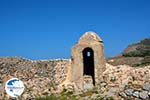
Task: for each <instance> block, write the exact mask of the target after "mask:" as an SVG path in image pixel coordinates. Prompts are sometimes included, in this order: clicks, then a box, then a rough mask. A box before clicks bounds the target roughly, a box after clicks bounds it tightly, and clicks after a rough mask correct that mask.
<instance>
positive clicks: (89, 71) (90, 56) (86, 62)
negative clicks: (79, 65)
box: [82, 47, 95, 86]
mask: <svg viewBox="0 0 150 100" xmlns="http://www.w3.org/2000/svg"><path fill="white" fill-rule="evenodd" d="M82 54H83V75H90V76H91V77H92V80H93V85H94V86H95V78H94V74H95V73H94V52H93V50H92V49H91V48H89V47H87V48H85V49H84V50H83V51H82Z"/></svg>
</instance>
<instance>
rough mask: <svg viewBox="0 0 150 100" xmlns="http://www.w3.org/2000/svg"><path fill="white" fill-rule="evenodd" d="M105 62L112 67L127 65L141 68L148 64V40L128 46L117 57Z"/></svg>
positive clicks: (149, 60)
mask: <svg viewBox="0 0 150 100" xmlns="http://www.w3.org/2000/svg"><path fill="white" fill-rule="evenodd" d="M107 62H108V63H110V64H112V65H122V64H127V65H130V66H143V65H149V64H150V38H146V39H143V40H141V41H139V42H137V43H133V44H130V45H129V46H128V47H127V48H126V49H125V50H124V51H123V52H122V53H121V54H120V55H119V56H116V57H110V58H108V59H107Z"/></svg>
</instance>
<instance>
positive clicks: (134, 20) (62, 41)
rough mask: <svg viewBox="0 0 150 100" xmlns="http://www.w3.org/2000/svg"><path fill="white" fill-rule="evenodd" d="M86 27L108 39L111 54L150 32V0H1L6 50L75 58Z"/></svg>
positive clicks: (0, 30)
mask: <svg viewBox="0 0 150 100" xmlns="http://www.w3.org/2000/svg"><path fill="white" fill-rule="evenodd" d="M86 31H94V32H96V33H98V35H99V36H100V37H101V38H102V39H103V41H104V47H105V56H106V57H110V56H115V55H118V54H119V53H120V52H121V51H123V50H124V49H125V48H126V47H127V45H128V44H130V43H133V42H137V41H139V40H141V39H144V38H146V37H150V1H149V0H0V46H1V47H0V56H22V57H26V58H29V59H51V58H70V56H71V54H70V50H71V47H72V46H73V45H75V44H76V43H77V41H78V39H79V37H80V36H81V35H82V34H84V33H85V32H86Z"/></svg>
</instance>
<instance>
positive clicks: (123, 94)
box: [119, 91, 127, 98]
mask: <svg viewBox="0 0 150 100" xmlns="http://www.w3.org/2000/svg"><path fill="white" fill-rule="evenodd" d="M119 96H121V97H122V98H127V95H126V93H124V92H123V91H122V92H119Z"/></svg>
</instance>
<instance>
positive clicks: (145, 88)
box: [143, 83, 150, 91]
mask: <svg viewBox="0 0 150 100" xmlns="http://www.w3.org/2000/svg"><path fill="white" fill-rule="evenodd" d="M143 89H144V90H147V91H150V84H149V83H146V84H144V85H143Z"/></svg>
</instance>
